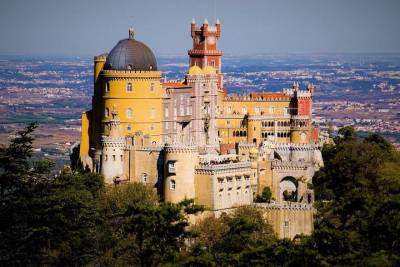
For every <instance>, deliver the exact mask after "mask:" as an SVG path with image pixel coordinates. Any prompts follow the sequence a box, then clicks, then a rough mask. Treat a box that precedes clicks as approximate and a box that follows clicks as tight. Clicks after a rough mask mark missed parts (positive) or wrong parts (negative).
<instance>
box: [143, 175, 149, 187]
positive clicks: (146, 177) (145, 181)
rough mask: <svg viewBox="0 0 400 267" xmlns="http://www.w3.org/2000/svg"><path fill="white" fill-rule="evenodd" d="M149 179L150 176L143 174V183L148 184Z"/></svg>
mask: <svg viewBox="0 0 400 267" xmlns="http://www.w3.org/2000/svg"><path fill="white" fill-rule="evenodd" d="M148 179H149V176H148V175H147V173H143V175H142V181H143V183H145V184H146V183H147V181H148Z"/></svg>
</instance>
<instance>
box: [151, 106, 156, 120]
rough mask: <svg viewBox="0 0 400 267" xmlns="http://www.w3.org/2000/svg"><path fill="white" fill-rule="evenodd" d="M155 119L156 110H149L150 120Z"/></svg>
mask: <svg viewBox="0 0 400 267" xmlns="http://www.w3.org/2000/svg"><path fill="white" fill-rule="evenodd" d="M155 117H156V109H155V108H151V109H150V119H154V118H155Z"/></svg>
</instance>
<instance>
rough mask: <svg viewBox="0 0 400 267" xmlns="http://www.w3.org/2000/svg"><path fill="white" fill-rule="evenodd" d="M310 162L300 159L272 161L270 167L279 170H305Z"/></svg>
mask: <svg viewBox="0 0 400 267" xmlns="http://www.w3.org/2000/svg"><path fill="white" fill-rule="evenodd" d="M310 166H311V165H310V163H308V162H305V161H304V162H302V161H280V160H274V161H272V169H276V170H281V171H299V170H302V171H305V170H307V169H308V168H309V167H310Z"/></svg>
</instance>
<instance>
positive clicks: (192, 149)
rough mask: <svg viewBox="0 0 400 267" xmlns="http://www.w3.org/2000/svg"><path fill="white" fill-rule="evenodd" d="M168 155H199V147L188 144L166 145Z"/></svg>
mask: <svg viewBox="0 0 400 267" xmlns="http://www.w3.org/2000/svg"><path fill="white" fill-rule="evenodd" d="M164 149H165V152H166V153H197V152H198V151H199V149H198V146H196V145H187V144H179V143H177V144H166V145H165V147H164Z"/></svg>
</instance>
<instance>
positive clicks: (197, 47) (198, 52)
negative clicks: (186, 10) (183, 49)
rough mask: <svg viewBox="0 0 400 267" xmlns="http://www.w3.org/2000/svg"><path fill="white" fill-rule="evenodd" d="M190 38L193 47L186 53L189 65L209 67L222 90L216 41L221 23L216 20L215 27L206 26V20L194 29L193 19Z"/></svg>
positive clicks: (219, 58)
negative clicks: (212, 69) (214, 71)
mask: <svg viewBox="0 0 400 267" xmlns="http://www.w3.org/2000/svg"><path fill="white" fill-rule="evenodd" d="M191 36H192V39H193V47H192V49H190V50H189V51H188V54H189V65H190V67H192V66H198V67H200V68H202V69H203V68H205V67H206V66H211V67H213V68H214V69H215V70H216V71H217V75H218V80H217V82H218V87H219V88H223V76H222V73H221V56H222V51H221V50H218V40H219V38H220V36H221V23H220V22H219V20H218V19H217V22H216V23H215V25H208V21H207V19H205V20H204V22H203V25H202V26H201V27H196V22H195V20H194V19H193V20H192V23H191Z"/></svg>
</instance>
